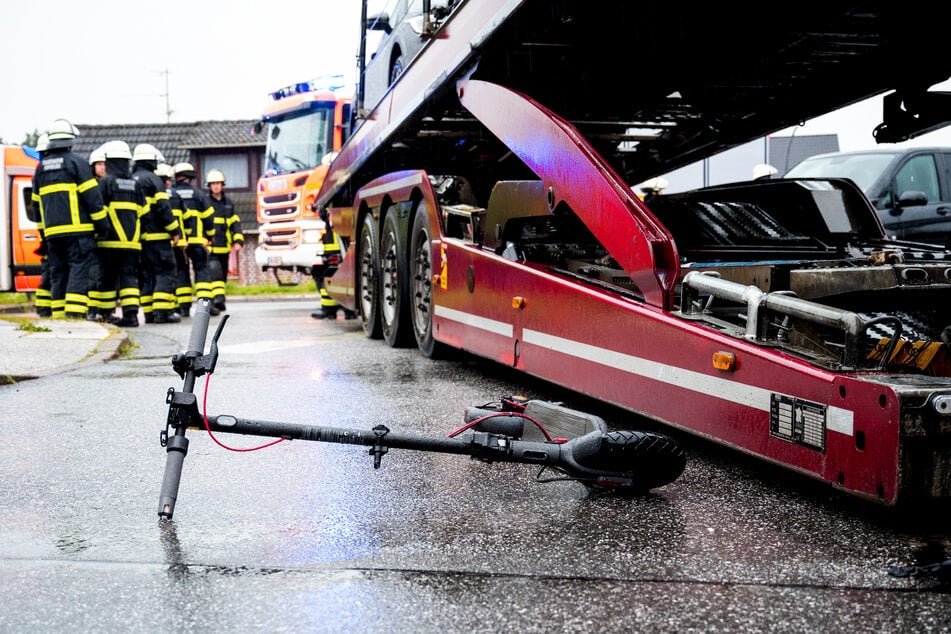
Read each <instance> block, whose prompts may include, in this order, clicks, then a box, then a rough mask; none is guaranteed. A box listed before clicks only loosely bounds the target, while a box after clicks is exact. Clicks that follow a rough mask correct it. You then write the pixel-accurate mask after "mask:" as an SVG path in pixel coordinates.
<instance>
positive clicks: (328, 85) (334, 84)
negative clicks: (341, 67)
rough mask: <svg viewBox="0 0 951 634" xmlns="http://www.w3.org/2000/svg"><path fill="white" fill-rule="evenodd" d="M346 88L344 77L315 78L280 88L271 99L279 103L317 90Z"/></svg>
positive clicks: (272, 94) (327, 76) (325, 76)
mask: <svg viewBox="0 0 951 634" xmlns="http://www.w3.org/2000/svg"><path fill="white" fill-rule="evenodd" d="M344 86H346V83H345V82H344V79H343V75H321V76H320V77H315V78H314V79H311V80H308V81H302V82H299V83H296V84H291V85H290V86H284V87H283V88H279V89H277V90H275V91H274V92H272V93H271V99H273V100H274V101H278V100H279V99H286V98H287V97H290V96H291V95H299V94H301V93H305V92H313V91H315V90H339V89H340V88H343V87H344Z"/></svg>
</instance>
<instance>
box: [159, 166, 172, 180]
mask: <svg viewBox="0 0 951 634" xmlns="http://www.w3.org/2000/svg"><path fill="white" fill-rule="evenodd" d="M155 173H156V174H158V175H159V176H161V177H162V178H167V179H168V180H172V178H173V177H174V176H175V172H173V171H172V166H171V165H169V164H168V163H159V164H158V167H156V168H155Z"/></svg>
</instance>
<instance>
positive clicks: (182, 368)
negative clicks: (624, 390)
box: [158, 299, 686, 518]
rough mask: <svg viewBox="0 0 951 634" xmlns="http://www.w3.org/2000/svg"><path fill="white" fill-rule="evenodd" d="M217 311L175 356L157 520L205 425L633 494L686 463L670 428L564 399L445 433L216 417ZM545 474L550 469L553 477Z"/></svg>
mask: <svg viewBox="0 0 951 634" xmlns="http://www.w3.org/2000/svg"><path fill="white" fill-rule="evenodd" d="M210 308H211V300H208V299H201V300H199V301H198V302H197V305H196V311H195V315H194V318H193V321H192V329H191V333H190V335H189V342H188V349H187V350H186V351H185V352H184V353H182V354H176V355H174V356H173V357H172V368H173V369H174V370H175V372H176V373H177V374H178V375H179V376H180V377H181V378H182V379H183V385H182V389H181V390H176V389H175V388H169V389H168V391H167V393H166V403H168V418H167V420H166V423H165V429H163V430H162V431H161V433H160V437H159V440H160V443H161V445H162V446H163V447H165V449H166V452H167V453H166V460H165V475H164V478H163V480H162V490H161V494H160V496H159V506H158V514H159V516H160V517H164V518H171V517H172V515H173V514H174V512H175V503H176V501H177V498H178V487H179V483H180V481H181V475H182V466H183V464H184V461H185V456H186V454H187V453H188V438H186V437H185V433H186V431H187V430H189V429H192V430H202V429H204V430H205V431H207V432H208V433H209V434H220V433H230V434H243V435H248V436H266V437H273V438H277V439H293V440H311V441H316V442H331V443H341V444H349V445H362V446H365V447H369V450H368V453H369V455H371V456H372V457H373V468H374V469H379V468H380V466H381V464H382V458H383V456H384V455H385V454H386V453H387V452H388V451H389V450H390V449H412V450H417V451H431V452H438V453H449V454H459V455H467V456H470V457H471V458H473V459H476V460H481V461H483V462H486V463H493V462H506V463H524V464H531V465H538V466H539V467H540V469H539V471H538V473H537V474H536V477H535V480H536V481H537V482H555V481H574V482H579V483H581V484H582V485H584V486H586V487H587V488H588V489H589V490H590V491H593V492H614V493H617V494H628V495H643V494H646V493H648V492H649V491H650V490H651V489H655V488H658V487H661V486H663V485H665V484H668V483H670V482H673V481H674V480H676V479H677V478H678V477H679V476H680V474H681V473H682V472H683V470H684V468H685V466H686V455H685V452H684V451H683V449H682V448H681V447H680V446H679V445H678V444H677V443H676V442H675V441H674V440H673V439H671V438H669V437H667V436H665V435H663V434H659V433H656V432H651V431H609V430H608V426H607V424H606V423H605V421H604V420H603V419H602V418H600V417H598V416H594V415H591V414H587V413H585V412H581V411H579V410H574V409H570V408H567V407H564V406H563V405H561V404H560V403H554V402H549V401H541V400H528V399H524V398H520V397H517V396H511V397H503V398H501V399H500V400H499V402H497V403H492V404H487V405H484V406H480V407H467V408H465V412H464V420H465V422H464V424H463V425H462V426H460V427H459V429H457V430H454V431H453V432H451V433H449V434H448V435H447V436H446V437H428V436H421V435H414V434H407V433H399V432H394V431H391V430H390V429H389V428H387V427H386V426H385V425H382V424H381V425H376V426H375V427H373V428H372V429H370V430H358V429H347V428H340V427H325V426H317V425H300V424H291V423H284V422H272V421H263V420H253V419H246V418H239V417H237V416H233V415H230V414H217V415H209V414H207V412H205V413H203V412H201V411H200V410H199V407H198V399H197V396H196V395H195V391H194V389H195V381H196V379H198V378H199V377H201V376H203V375H205V374H208V375H210V374H212V373H213V372H214V371H215V366H216V365H217V362H218V339H219V337H220V336H221V332H222V330H223V329H224V326H225V323H227V321H228V317H229V315H227V314H225V315H223V316H222V318H221V321H220V322H219V323H218V328H217V330H216V331H215V334H214V336H213V337H212V339H211V344H210V346H209V349H208V353H207V354H205V353H204V349H205V342H206V338H207V334H208V326H209V322H210V319H211V315H210ZM526 423H529V426H528V428H526ZM278 442H279V441H278ZM547 473H553V475H550V476H546V474H547Z"/></svg>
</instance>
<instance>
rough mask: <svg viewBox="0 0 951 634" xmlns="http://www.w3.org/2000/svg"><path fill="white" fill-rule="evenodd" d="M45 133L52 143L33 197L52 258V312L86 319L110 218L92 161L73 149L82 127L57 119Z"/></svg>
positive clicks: (37, 176) (37, 175) (58, 316)
mask: <svg viewBox="0 0 951 634" xmlns="http://www.w3.org/2000/svg"><path fill="white" fill-rule="evenodd" d="M46 133H47V135H48V139H49V146H48V148H47V151H46V154H45V156H43V158H42V160H41V161H40V164H39V166H38V167H37V169H36V173H35V174H34V176H33V194H32V197H33V202H34V204H36V205H37V206H38V208H39V210H40V223H39V227H40V232H41V234H42V236H43V241H44V243H45V244H46V249H47V257H48V258H49V271H50V305H51V312H52V317H53V318H54V319H62V318H67V319H83V318H85V317H86V312H87V310H88V303H89V295H88V293H89V269H90V267H91V266H92V262H93V260H94V259H95V257H96V238H95V236H96V235H97V234H102V235H105V233H106V232H107V231H108V230H109V221H108V219H107V218H106V209H105V208H104V207H103V204H102V190H101V189H100V188H99V184H98V183H97V182H96V179H95V177H94V176H93V174H92V170H91V169H90V167H89V164H88V163H87V162H86V161H84V160H83V159H82V158H80V157H79V155H77V154H76V153H74V152H73V151H72V147H73V143H74V141H75V139H76V136H77V135H78V134H79V131H78V130H77V129H76V127H75V126H73V124H71V123H70V122H69V121H67V120H66V119H57V120H55V121H53V122H52V123H51V124H50V126H49V129H48V130H47V131H46Z"/></svg>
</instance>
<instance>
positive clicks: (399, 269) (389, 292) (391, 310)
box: [379, 213, 410, 348]
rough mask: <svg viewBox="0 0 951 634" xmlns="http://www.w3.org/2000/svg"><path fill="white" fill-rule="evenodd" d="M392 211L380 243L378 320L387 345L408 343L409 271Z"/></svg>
mask: <svg viewBox="0 0 951 634" xmlns="http://www.w3.org/2000/svg"><path fill="white" fill-rule="evenodd" d="M407 269H408V258H407V255H406V245H405V244H404V239H403V236H402V235H400V230H399V221H398V220H397V217H396V213H388V214H386V219H385V220H384V221H383V231H382V234H381V242H380V287H379V288H380V302H379V303H380V318H381V319H380V322H381V324H380V325H381V326H382V329H383V339H384V341H386V343H387V344H389V345H390V347H391V348H402V347H405V346H406V345H408V344H409V322H410V318H409V304H410V301H409V271H408V270H407Z"/></svg>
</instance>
